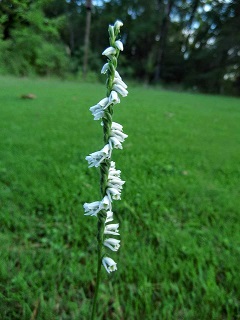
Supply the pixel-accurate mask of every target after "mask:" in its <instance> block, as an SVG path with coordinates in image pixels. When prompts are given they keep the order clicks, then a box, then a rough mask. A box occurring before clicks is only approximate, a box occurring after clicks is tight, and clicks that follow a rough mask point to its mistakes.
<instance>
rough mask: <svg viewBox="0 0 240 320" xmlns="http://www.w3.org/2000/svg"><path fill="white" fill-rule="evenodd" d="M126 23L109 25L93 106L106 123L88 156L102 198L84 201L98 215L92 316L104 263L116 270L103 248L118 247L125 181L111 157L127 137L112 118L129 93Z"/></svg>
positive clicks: (89, 212) (87, 212)
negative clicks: (117, 209) (122, 58)
mask: <svg viewBox="0 0 240 320" xmlns="http://www.w3.org/2000/svg"><path fill="white" fill-rule="evenodd" d="M122 26H123V23H122V22H121V21H119V20H117V21H116V22H115V23H114V25H109V28H108V33H109V42H110V46H109V47H108V48H107V49H105V50H104V51H103V53H102V55H104V56H106V57H107V63H105V64H104V66H103V67H102V70H101V73H103V74H107V82H106V83H107V96H106V97H105V98H103V99H102V100H101V101H99V102H98V103H97V104H96V105H94V106H92V107H91V108H90V111H91V113H92V115H93V117H94V120H101V125H102V127H103V140H104V146H103V148H102V149H101V150H99V151H96V152H93V153H91V154H90V155H89V156H87V157H86V160H87V161H88V165H89V168H90V167H100V188H101V197H102V199H101V200H99V201H95V202H92V203H85V204H84V205H83V207H84V211H85V215H89V216H95V217H97V219H98V235H97V240H98V271H97V282H96V289H95V297H94V303H93V313H92V319H93V317H94V313H95V308H96V300H97V292H98V287H99V280H100V271H101V266H102V265H103V266H104V268H105V269H106V271H107V272H108V273H110V272H112V271H115V270H117V263H116V262H115V261H114V260H113V259H112V258H110V257H108V256H107V255H106V253H105V251H103V248H106V249H110V250H112V251H117V250H118V249H119V247H120V240H118V239H116V238H115V237H114V238H113V237H112V236H119V230H118V228H119V224H118V223H111V222H112V221H113V211H112V203H113V200H120V199H121V191H122V188H123V184H124V183H125V181H123V180H121V178H120V174H121V171H120V170H117V169H116V166H115V162H113V161H111V156H112V152H113V149H122V148H123V147H122V143H123V142H124V140H125V139H126V138H127V135H126V134H125V133H123V127H122V125H121V124H119V123H116V122H113V121H112V117H113V109H114V106H115V105H116V104H118V103H120V98H119V95H120V96H122V97H126V96H127V94H128V91H127V85H126V84H125V83H124V82H123V80H122V78H121V76H120V74H119V73H118V71H117V70H116V69H117V59H118V56H119V53H120V51H123V43H122V42H121V40H120V27H122Z"/></svg>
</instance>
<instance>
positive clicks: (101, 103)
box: [98, 98, 108, 109]
mask: <svg viewBox="0 0 240 320" xmlns="http://www.w3.org/2000/svg"><path fill="white" fill-rule="evenodd" d="M98 104H99V105H100V106H101V107H103V109H105V108H106V105H107V104H108V98H103V99H102V100H100V101H99V102H98Z"/></svg>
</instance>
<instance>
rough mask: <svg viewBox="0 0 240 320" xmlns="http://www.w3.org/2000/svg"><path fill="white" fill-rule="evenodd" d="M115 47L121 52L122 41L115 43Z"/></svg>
mask: <svg viewBox="0 0 240 320" xmlns="http://www.w3.org/2000/svg"><path fill="white" fill-rule="evenodd" d="M115 46H116V47H117V48H118V49H119V50H120V51H123V44H122V41H120V40H117V41H115Z"/></svg>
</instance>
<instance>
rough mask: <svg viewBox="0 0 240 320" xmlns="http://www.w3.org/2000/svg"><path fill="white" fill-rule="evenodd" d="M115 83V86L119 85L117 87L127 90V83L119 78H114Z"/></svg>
mask: <svg viewBox="0 0 240 320" xmlns="http://www.w3.org/2000/svg"><path fill="white" fill-rule="evenodd" d="M113 83H114V84H117V85H119V86H122V87H123V88H124V89H127V85H126V83H125V82H123V81H122V80H121V79H119V78H114V80H113Z"/></svg>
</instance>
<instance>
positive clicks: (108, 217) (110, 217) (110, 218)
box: [105, 210, 113, 223]
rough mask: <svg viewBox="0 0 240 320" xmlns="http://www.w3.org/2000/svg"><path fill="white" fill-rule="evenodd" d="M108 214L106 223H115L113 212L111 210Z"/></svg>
mask: <svg viewBox="0 0 240 320" xmlns="http://www.w3.org/2000/svg"><path fill="white" fill-rule="evenodd" d="M106 213H107V218H106V221H105V223H108V222H111V221H113V212H112V211H110V210H109V211H107V212H106Z"/></svg>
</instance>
